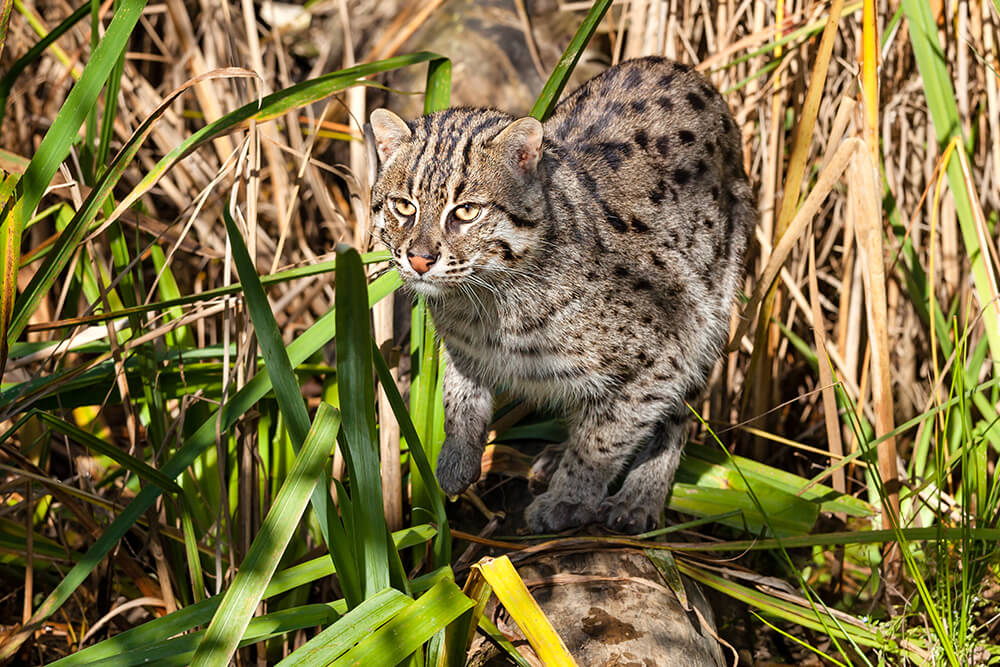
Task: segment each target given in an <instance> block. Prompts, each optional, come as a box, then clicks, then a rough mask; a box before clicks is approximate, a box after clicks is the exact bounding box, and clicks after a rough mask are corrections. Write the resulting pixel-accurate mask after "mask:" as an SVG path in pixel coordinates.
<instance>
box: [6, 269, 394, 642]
mask: <svg viewBox="0 0 1000 667" xmlns="http://www.w3.org/2000/svg"><path fill="white" fill-rule="evenodd" d="M397 287H399V276H398V275H397V274H394V273H388V274H386V275H383V276H381V277H380V278H378V279H377V280H375V281H374V282H373V283H372V284H371V285H370V286H369V289H368V300H369V306H370V305H372V304H373V303H375V302H377V301H379V300H380V299H382V298H384V297H385V296H386V295H387V294H389V293H391V292H392V291H394V290H395V289H396V288H397ZM335 321H336V314H335V312H334V311H330V312H329V313H327V314H326V315H324V316H323V317H321V318H320V319H318V320H317V321H316V323H315V324H313V326H311V327H310V328H309V329H308V330H307V331H306V332H305V333H304V334H302V335H301V336H299V337H298V338H296V339H295V340H294V341H292V343H291V344H290V345H289V346H288V356H289V359H290V360H291V363H292V365H293V366H294V365H298V364H301V363H302V362H304V361H305V360H306V359H308V358H309V357H311V356H312V355H313V354H314V353H315V352H316V351H317V350H319V349H320V348H321V347H322V346H323V345H325V344H326V343H327V342H328V341H329V340H330V339H332V338H333V337H334V336H335V335H336V326H335ZM270 389H271V382H270V379H269V378H268V376H267V375H266V374H262V375H256V376H254V377H253V378H252V379H251V380H250V381H249V382H248V383H247V384H246V385H245V386H244V387H243V388H242V389H241V390H240V391H238V392H237V393H236V394H235V395H234V396H233V397H232V398H231V399H230V401H229V403H227V404H226V405H224V406H223V407H222V408H221V410H222V414H221V415H219V414H218V412H217V411H213V412H212V413H211V414H210V415H209V417H208V418H207V419H206V420H205V421H204V422H202V424H201V426H200V427H198V429H197V430H195V432H194V433H192V434H191V435H190V436H189V437H188V438H187V439H186V440H185V442H184V445H183V446H182V447H181V449H180V450H179V451H178V452H177V453H176V454H175V455H174V456H173V457H172V458H171V459H170V461H168V462H167V463H166V464H165V465H164V466H163V467H162V468H161V472H163V473H164V474H165V475H167V476H169V477H171V478H175V477H177V475H179V474H181V473H182V472H183V471H184V470H185V469H186V468H187V467H188V466H189V465H191V463H192V462H193V461H194V460H195V459H196V458H198V457H199V456H200V455H201V454H202V453H203V452H205V450H207V449H208V448H209V447H211V446H213V445H214V444H215V433H216V428H217V427H219V426H221V430H222V431H226V430H228V429H229V428H231V427H232V425H233V424H234V423H235V422H236V421H237V420H238V419H239V418H240V417H241V416H242V415H243V414H244V413H245V412H246V411H247V410H249V409H250V408H251V407H252V406H253V404H254V403H256V402H257V401H259V400H260V399H261V398H263V397H264V396H265V395H266V394H267V393H268V391H270ZM161 493H162V489H160V488H159V487H157V486H155V485H154V486H148V487H146V488H145V489H143V490H142V491H141V492H140V493H139V495H138V496H136V498H135V499H134V500H133V501H132V502H131V503H129V505H128V506H127V507H126V508H125V509H124V510H123V511H122V513H121V514H120V515H119V516H118V518H116V519H115V520H114V521H113V522H112V523H111V525H109V526H108V527H107V528H106V529H105V531H104V533H103V534H102V535H101V537H100V538H98V539H97V541H96V542H94V544H93V545H92V546H91V547H90V549H89V550H88V551H87V553H86V554H84V556H83V557H82V558H81V559H80V562H79V563H77V564H76V565H75V566H74V567H73V569H71V570H70V571H69V572H68V573H67V574H66V576H65V578H64V579H63V580H62V581H61V582H60V583H59V585H58V586H56V588H55V589H54V590H53V591H52V592H51V593H50V594H49V596H48V597H47V598H46V599H45V601H44V602H42V604H41V605H40V606H39V607H38V609H37V610H36V611H35V614H34V615H33V616H32V617H31V619H30V621H29V623H28V624H27V625H33V624H36V623H40V622H41V621H42V620H44V619H46V618H48V617H49V616H50V615H51V614H52V613H53V612H54V611H55V610H56V609H58V608H59V607H60V606H62V605H63V603H65V602H66V600H68V599H69V597H70V596H71V595H72V594H73V592H74V591H75V590H76V589H77V587H79V585H80V584H81V583H83V581H84V580H85V579H86V578H87V577H88V576H89V575H90V573H91V572H92V571H93V570H94V568H95V567H97V565H98V564H100V562H101V561H102V560H103V559H104V558H105V556H107V555H108V553H109V552H110V551H111V549H112V548H114V546H115V545H116V544H118V541H119V540H120V539H121V538H122V537H123V536H124V535H125V533H127V532H128V531H129V530H130V529H131V527H132V524H134V523H135V522H136V521H137V520H138V519H139V517H141V516H142V515H143V514H144V513H145V512H146V510H148V509H149V508H150V507H152V505H153V503H154V502H156V499H157V498H158V497H159V496H160V494H161ZM15 644H16V642H8V643H7V644H6V645H5V646H3V647H0V658H3V657H5V656H7V655H10V654H11V653H12V652H13V651H16V649H17V646H16V645H15Z"/></svg>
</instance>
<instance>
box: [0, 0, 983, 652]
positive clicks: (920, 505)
mask: <svg viewBox="0 0 1000 667" xmlns="http://www.w3.org/2000/svg"><path fill="white" fill-rule="evenodd" d="M507 9H508V10H509V13H510V16H513V17H514V18H513V19H511V20H512V21H514V25H517V26H518V27H519V29H520V30H522V31H523V32H524V34H525V35H526V36H528V35H530V38H527V37H526V39H525V48H526V49H527V50H528V51H529V55H530V58H529V59H527V61H526V62H528V63H530V67H527V69H526V70H525V71H520V72H519V75H520V77H521V78H522V79H523V80H522V81H521V82H520V83H522V84H523V85H525V86H527V87H528V88H529V89H530V96H531V99H534V100H536V101H535V104H534V106H531V107H530V113H531V114H533V115H535V116H536V117H539V118H543V117H544V116H545V115H547V114H548V113H549V112H550V111H551V107H552V105H553V104H554V103H555V102H556V101H557V100H558V97H559V94H560V91H561V90H562V89H563V87H564V86H565V85H567V83H568V82H570V81H571V76H572V75H573V70H574V66H576V67H577V68H578V69H580V70H583V69H584V68H586V67H588V66H596V67H598V68H599V67H602V66H605V65H607V64H611V63H613V62H616V61H618V60H621V59H625V58H631V57H637V56H642V55H649V54H660V55H666V56H668V57H671V58H675V59H678V60H681V61H685V62H688V63H691V64H693V65H696V66H697V67H698V68H699V69H701V70H702V71H704V72H705V73H707V75H708V76H709V77H710V78H711V79H712V80H713V82H714V83H715V84H716V85H717V86H718V87H719V88H720V89H721V90H723V91H724V92H725V95H726V97H727V99H728V101H729V102H730V105H731V106H732V108H733V111H734V113H735V115H736V118H737V121H738V123H739V124H740V126H741V127H742V128H743V138H744V154H743V159H744V164H745V166H746V169H747V173H748V174H749V176H750V179H751V181H752V183H753V186H754V188H755V192H756V193H757V196H758V205H759V212H760V219H759V224H758V226H757V229H756V234H755V236H756V243H755V244H754V246H753V252H752V255H751V257H750V258H749V260H748V270H747V274H748V275H747V280H746V284H745V286H744V289H743V295H742V298H741V299H740V303H739V304H737V306H736V307H735V308H734V312H733V319H732V333H733V335H732V340H731V344H730V347H729V350H728V351H727V356H726V358H725V359H724V360H723V362H722V363H720V364H719V366H718V367H717V369H716V372H715V374H714V376H713V378H712V382H711V385H710V389H709V391H708V392H707V393H706V394H705V395H704V396H703V397H702V398H701V399H700V400H699V402H698V403H697V404H692V405H691V409H692V412H693V413H694V414H695V415H696V416H697V419H696V420H695V421H696V422H697V423H696V424H695V426H694V427H693V428H692V438H691V442H690V443H689V445H688V449H687V455H686V457H685V461H684V463H683V464H682V468H681V470H680V472H679V474H678V484H677V487H676V488H675V490H674V492H673V494H672V496H671V499H670V501H669V503H668V514H667V516H668V519H669V521H668V524H667V528H665V529H663V530H660V531H654V532H653V533H651V534H647V535H643V536H638V537H636V538H621V539H620V540H616V539H611V540H609V541H607V542H601V543H600V544H602V545H606V544H618V545H626V546H636V545H637V544H640V545H641V546H643V547H644V548H648V549H656V550H669V551H670V552H671V553H673V554H674V555H675V557H676V568H677V570H678V571H679V572H681V573H683V574H685V575H687V576H689V577H691V578H693V579H695V580H697V581H699V582H700V583H701V584H702V585H703V586H705V587H707V588H710V589H712V590H715V591H717V592H719V593H720V596H719V597H718V599H719V600H724V599H727V600H730V603H728V604H729V605H730V606H729V607H726V606H725V605H724V604H722V603H720V605H721V606H720V630H719V632H720V635H721V636H722V638H723V639H725V640H727V642H728V643H729V644H730V645H731V646H730V648H732V651H731V652H730V655H731V659H738V660H740V661H741V663H740V664H747V665H750V664H757V663H758V662H760V663H764V662H765V661H767V660H771V661H774V662H793V661H797V662H800V663H802V664H805V665H809V664H844V665H846V664H856V665H874V664H892V665H897V664H900V665H902V664H920V665H938V664H947V665H953V666H957V665H989V664H1000V639H998V637H1000V577H998V565H1000V547H998V546H997V544H998V543H1000V483H998V481H997V475H996V466H997V461H998V452H1000V429H998V427H997V421H998V419H1000V418H998V412H997V410H998V408H997V406H998V400H1000V386H998V384H1000V383H998V382H997V380H996V377H995V375H996V374H995V363H996V361H997V360H1000V303H998V281H1000V275H998V272H997V269H998V262H1000V258H998V254H997V249H996V244H997V241H996V239H997V223H998V217H1000V141H998V139H997V138H998V137H1000V99H998V83H1000V64H998V47H997V43H998V36H1000V30H998V26H1000V5H998V4H997V3H996V1H995V0H991V1H987V0H972V1H970V0H935V1H933V2H927V1H926V0H900V1H899V2H888V1H887V0H863V1H861V2H851V1H850V0H829V1H821V2H816V1H814V0H787V1H775V0H768V1H767V2H755V3H750V2H744V3H736V2H731V1H723V0H690V1H687V2H677V1H676V0H628V1H624V2H614V3H612V2H610V0H603V1H602V0H599V1H598V2H596V3H593V4H592V3H590V2H561V3H555V2H548V3H546V2H541V1H539V2H534V3H525V2H520V1H516V2H513V3H511V5H510V6H509V7H508V8H507ZM465 11H468V12H473V11H477V10H476V8H475V3H462V2H448V1H442V0H437V1H432V2H427V3H408V2H404V1H402V0H395V1H389V2H378V3H376V2H372V1H371V0H319V1H317V2H310V3H306V4H305V5H304V6H298V5H290V4H281V3H263V4H255V3H251V2H231V3H210V2H201V3H195V2H184V0H164V1H163V2H161V3H147V2H145V1H143V0H115V1H114V2H108V3H96V2H95V3H90V4H84V5H82V6H80V7H78V8H74V7H73V6H71V5H68V4H66V3H64V2H58V1H55V0H52V1H45V2H33V1H31V0H3V1H2V2H0V49H2V50H0V98H2V103H0V114H2V115H0V206H2V207H3V208H2V211H0V219H2V225H3V226H2V228H0V230H2V233H0V260H2V261H0V269H2V284H0V324H2V328H3V331H4V336H3V337H2V338H0V369H2V386H0V498H2V500H3V504H2V506H0V507H2V509H0V558H2V561H3V565H2V566H0V577H2V579H3V582H4V583H3V586H2V587H0V590H2V591H3V593H2V595H0V660H3V659H6V660H11V661H13V662H15V663H17V664H42V663H47V662H51V661H56V660H58V661H59V662H58V664H61V665H72V664H91V663H95V662H96V663H98V664H116V665H125V664H139V663H140V662H143V661H147V660H156V661H160V662H162V663H164V664H174V663H176V664H188V663H196V664H206V665H208V664H225V663H227V662H229V661H231V660H235V661H236V662H238V663H239V664H249V663H252V662H257V663H258V664H273V663H277V662H278V661H283V662H282V663H281V664H288V665H291V664H320V662H319V658H318V657H317V656H321V655H322V656H327V657H329V656H333V657H329V660H328V661H334V660H336V662H334V664H396V663H397V662H399V661H402V660H406V659H409V660H412V661H428V662H433V663H437V664H448V665H461V664H463V660H464V655H465V650H466V648H467V647H468V639H469V638H470V637H471V633H472V631H474V630H475V628H476V626H477V625H479V627H480V630H481V632H485V633H487V634H490V633H494V638H495V639H496V640H497V641H498V642H500V643H503V642H505V641H506V640H505V638H503V637H500V636H498V635H496V634H495V630H496V629H495V628H490V627H489V625H490V624H489V623H488V620H487V619H483V618H482V617H481V610H482V604H481V603H482V602H483V600H484V599H485V597H488V596H489V594H490V593H489V592H490V590H495V591H497V594H498V595H500V594H501V592H502V591H515V592H516V591H517V590H518V588H517V580H516V572H515V571H513V568H510V567H509V563H508V562H507V561H506V560H503V561H500V560H498V561H492V562H490V561H483V562H481V563H476V564H474V565H472V566H471V569H470V563H469V558H468V554H471V553H480V552H478V551H475V550H476V549H479V548H485V547H486V546H489V547H492V548H499V549H500V550H501V551H509V552H510V554H511V556H510V557H511V560H513V561H514V562H515V564H516V562H517V558H518V557H517V553H518V552H522V551H523V550H524V545H523V544H522V543H521V542H519V541H516V540H513V539H506V538H504V537H503V536H496V535H493V534H492V531H494V530H495V529H496V521H485V520H484V521H483V525H478V526H476V527H475V530H477V531H480V532H479V534H475V533H470V532H468V531H466V532H463V531H462V530H459V529H458V528H456V529H455V530H451V529H449V523H448V506H447V505H446V503H445V499H444V498H443V496H442V495H441V492H440V490H439V489H438V487H437V484H436V482H435V481H434V478H433V474H432V466H433V462H434V460H435V459H436V454H437V451H438V449H439V448H440V445H441V442H442V440H443V421H442V408H441V405H440V377H441V370H442V366H441V364H442V363H443V361H442V357H441V355H440V350H439V346H438V344H437V342H436V340H435V337H434V329H433V322H432V321H431V320H430V317H429V315H428V314H427V312H426V311H425V310H424V308H423V306H422V305H421V304H420V303H416V304H413V307H412V309H411V308H410V304H409V303H404V297H402V296H400V295H395V296H394V295H393V292H394V290H395V289H396V288H397V287H398V282H399V281H398V278H397V277H396V276H395V275H394V274H393V273H392V272H386V271H384V268H385V261H386V254H385V253H384V252H381V251H380V249H379V248H376V247H374V246H373V243H372V239H371V237H370V235H369V233H368V218H367V209H366V205H367V188H368V186H369V185H370V181H371V177H372V175H371V173H370V169H369V166H368V163H367V161H366V153H365V147H364V142H363V141H362V138H363V128H362V124H363V122H364V119H365V116H366V110H367V109H370V108H371V107H372V105H373V104H374V101H373V98H377V100H376V101H379V102H385V101H386V100H388V101H389V103H400V104H402V103H403V101H405V100H408V99H410V100H419V101H420V103H421V105H422V106H423V108H424V109H425V110H426V111H431V110H434V109H438V108H443V107H444V106H447V105H448V104H449V101H450V98H452V99H454V98H457V101H462V99H461V95H462V90H463V89H462V81H463V77H468V76H472V72H474V71H475V70H474V67H475V64H474V63H473V64H472V65H469V64H468V63H464V62H463V60H462V56H463V53H464V51H465V48H464V45H463V43H462V42H461V41H456V42H455V43H454V44H453V45H452V49H453V51H452V52H441V53H435V52H429V51H424V50H423V49H424V48H425V45H426V43H427V41H426V40H427V37H426V31H427V26H430V25H432V22H433V21H435V20H437V19H438V18H440V17H442V16H446V15H448V14H447V12H458V14H459V15H461V12H465ZM567 24H568V25H570V26H571V29H569V30H565V29H562V30H560V29H556V28H552V29H550V28H549V27H547V26H550V25H563V26H565V25H567ZM560 54H565V57H563V58H562V59H559V55H560ZM453 67H454V69H453ZM386 77H389V78H386ZM532 81H538V82H546V81H547V83H546V84H545V85H544V86H542V85H541V84H540V83H539V85H537V86H534V87H532V85H533V84H531V82H532ZM401 82H406V83H405V85H406V86H407V87H406V89H405V90H400V89H399V88H400V86H403V85H404V84H403V83H401ZM387 85H388V90H386V86H387ZM452 90H454V93H452ZM483 94H484V95H485V94H486V93H483ZM489 94H497V95H499V96H501V98H502V97H503V96H505V95H506V96H509V97H510V98H511V99H514V96H513V94H512V93H509V92H507V90H506V89H503V90H499V91H489ZM521 111H522V112H523V113H529V108H528V107H526V108H525V109H523V110H521ZM394 302H395V305H393V303H394ZM369 325H371V326H369ZM500 408H501V409H500V411H499V412H498V419H497V422H496V423H495V424H494V425H493V432H492V436H493V437H494V438H495V445H494V446H492V447H491V448H489V449H488V453H489V454H490V455H491V456H492V459H484V465H485V466H486V467H487V468H488V471H490V472H495V473H500V474H503V475H506V476H513V477H518V476H523V474H524V464H523V460H521V459H519V458H518V455H517V454H515V453H512V450H511V449H510V447H509V445H510V444H511V443H513V442H515V441H516V440H518V439H519V438H527V439H536V440H546V439H558V434H559V429H560V427H559V424H558V421H556V420H541V421H539V420H538V419H536V418H534V417H530V416H529V415H530V410H528V409H525V408H524V407H521V406H514V407H513V409H512V410H509V411H508V410H507V408H506V407H505V406H502V405H501V406H500ZM526 417H527V419H526ZM334 440H336V442H337V447H335V448H333V447H332V446H331V445H332V443H333V441H334ZM469 500H475V498H471V499H466V501H465V502H467V501H469ZM493 509H499V508H493ZM692 518H693V519H694V520H693V521H692ZM462 528H468V527H467V526H463V527H462ZM682 529H683V532H681V531H682ZM681 535H683V539H681ZM581 539H584V540H585V539H586V538H569V539H568V540H563V541H560V540H556V541H553V542H549V543H547V545H546V546H545V548H551V549H559V548H569V547H570V546H578V544H579V540H581ZM453 544H454V545H455V546H454V547H453ZM595 544H596V543H595ZM470 545H472V546H470ZM476 545H480V546H476ZM461 550H469V551H468V553H467V554H466V555H463V556H462V557H458V556H457V554H459V553H461ZM334 572H336V574H337V576H336V577H331V576H330V575H331V574H333V573H334ZM470 572H471V576H469V577H468V580H467V581H466V582H465V586H464V589H460V588H459V586H458V585H457V584H456V575H458V576H457V580H458V582H459V583H461V582H462V581H463V580H464V579H465V575H467V574H469V573H470ZM779 581H781V582H784V583H782V584H781V585H780V586H777V585H776V584H775V582H779ZM508 595H509V596H510V597H509V598H503V599H505V600H509V602H508V603H507V604H509V605H510V611H511V612H512V614H513V615H514V616H515V617H518V618H523V619H524V623H525V624H526V626H527V627H530V628H533V629H538V632H539V633H540V634H539V636H545V632H546V628H545V627H544V625H545V623H544V620H540V619H538V618H537V616H535V615H533V614H534V611H533V610H532V609H531V605H530V602H529V601H527V600H524V599H522V598H520V597H518V595H517V594H516V593H508ZM727 609H728V611H727ZM748 609H749V610H750V611H751V613H752V615H750V616H748V615H747V613H746V611H747V610H748ZM522 614H523V615H522ZM321 628H325V629H323V630H322V631H321V632H320V631H319V629H321ZM362 628H378V630H377V631H371V630H369V631H367V632H363V631H361V629H362ZM526 634H528V633H526ZM387 636H394V637H399V638H400V639H399V640H398V642H396V643H394V644H393V645H392V646H387V645H386V642H385V641H383V640H384V638H385V637H387ZM506 645H509V642H507V644H506ZM557 649H558V647H557ZM510 650H512V651H513V648H511V649H510ZM555 655H556V657H551V658H549V659H550V660H552V661H558V660H560V659H562V658H561V657H559V656H560V655H561V654H559V653H558V650H557V653H556V654H555ZM413 656H417V657H413ZM511 659H512V660H514V661H515V662H517V661H518V660H521V661H523V660H524V658H519V657H518V656H512V658H511ZM359 661H360V662H359ZM322 664H327V662H322ZM414 664H417V663H416V662H414ZM519 664H525V663H523V662H522V663H519Z"/></svg>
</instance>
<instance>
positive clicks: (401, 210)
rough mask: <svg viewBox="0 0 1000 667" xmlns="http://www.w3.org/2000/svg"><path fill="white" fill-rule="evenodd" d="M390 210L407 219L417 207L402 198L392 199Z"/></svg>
mask: <svg viewBox="0 0 1000 667" xmlns="http://www.w3.org/2000/svg"><path fill="white" fill-rule="evenodd" d="M392 208H393V209H395V211H396V213H398V214H400V215H401V216H403V217H404V218H408V217H410V216H411V215H413V214H414V213H416V212H417V207H416V205H415V204H414V203H413V202H411V201H409V200H407V199H402V198H398V199H393V200H392Z"/></svg>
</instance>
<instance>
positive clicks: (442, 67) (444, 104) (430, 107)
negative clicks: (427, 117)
mask: <svg viewBox="0 0 1000 667" xmlns="http://www.w3.org/2000/svg"><path fill="white" fill-rule="evenodd" d="M450 102H451V61H450V60H448V59H447V58H438V59H436V60H432V61H430V62H429V63H427V87H426V88H425V89H424V113H425V114H426V113H434V112H435V111H441V110H442V109H447V108H448V104H449V103H450Z"/></svg>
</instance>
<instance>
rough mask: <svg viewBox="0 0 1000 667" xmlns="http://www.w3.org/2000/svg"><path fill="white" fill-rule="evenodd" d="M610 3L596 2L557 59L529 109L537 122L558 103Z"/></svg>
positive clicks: (544, 117)
mask: <svg viewBox="0 0 1000 667" xmlns="http://www.w3.org/2000/svg"><path fill="white" fill-rule="evenodd" d="M611 2H612V0H596V1H595V2H594V5H593V6H592V7H591V8H590V11H589V12H587V16H586V17H584V19H583V23H581V24H580V27H579V28H578V29H577V31H576V34H575V35H573V39H572V40H571V41H570V43H569V46H567V47H566V50H565V51H564V52H563V54H562V57H561V58H560V59H559V63H558V64H557V65H556V67H555V69H553V70H552V74H550V75H549V80H548V81H546V82H545V87H544V88H542V92H541V94H540V95H539V96H538V99H537V100H536V101H535V104H534V106H532V107H531V115H532V116H534V117H535V118H537V119H538V120H542V121H543V120H545V119H546V118H548V117H549V116H550V115H551V114H552V110H553V109H554V108H555V106H556V104H558V103H559V96H560V95H561V94H562V91H563V88H565V87H566V82H567V81H569V77H570V74H572V73H573V68H574V67H576V63H577V61H579V60H580V56H581V55H583V50H584V49H585V48H587V43H588V42H589V41H590V38H591V37H593V36H594V31H595V30H597V26H599V25H600V24H601V19H603V18H604V15H605V14H606V13H607V12H608V9H610V8H611Z"/></svg>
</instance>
